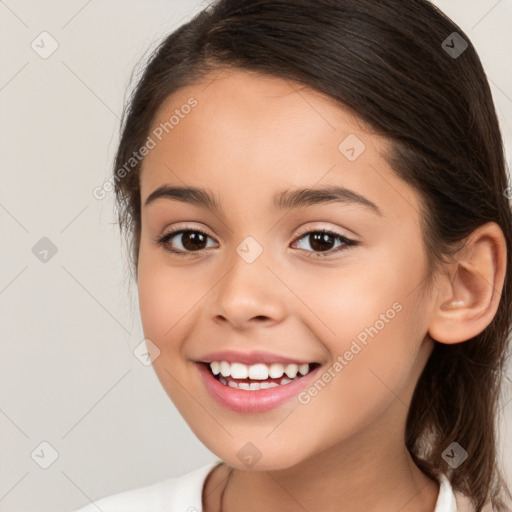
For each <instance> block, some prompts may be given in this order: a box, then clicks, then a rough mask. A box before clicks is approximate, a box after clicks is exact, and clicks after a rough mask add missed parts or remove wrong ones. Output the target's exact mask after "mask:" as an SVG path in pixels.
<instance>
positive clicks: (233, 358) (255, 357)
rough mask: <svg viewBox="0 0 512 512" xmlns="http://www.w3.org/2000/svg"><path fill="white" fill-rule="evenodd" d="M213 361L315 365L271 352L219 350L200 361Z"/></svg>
mask: <svg viewBox="0 0 512 512" xmlns="http://www.w3.org/2000/svg"><path fill="white" fill-rule="evenodd" d="M212 361H227V362H228V363H242V364H248V365H251V364H257V363H264V364H272V363H281V364H293V363H295V364H298V365H300V364H305V363H313V362H314V361H311V360H302V359H297V358H294V357H288V356H282V355H279V354H272V353H271V352H259V351H252V352H238V351H235V350H219V351H216V352H210V353H209V354H206V355H204V356H203V357H201V359H199V361H198V362H200V363H211V362H212Z"/></svg>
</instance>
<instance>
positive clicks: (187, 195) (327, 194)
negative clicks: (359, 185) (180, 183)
mask: <svg viewBox="0 0 512 512" xmlns="http://www.w3.org/2000/svg"><path fill="white" fill-rule="evenodd" d="M159 198H165V199H169V200H175V201H181V202H183V203H187V204H193V205H196V206H200V207H203V208H206V209H208V210H211V211H216V212H218V211H220V210H221V209H222V207H221V202H220V201H219V200H218V199H217V197H216V196H215V195H214V194H212V193H211V192H209V191H207V190H204V189H201V188H197V187H175V186H171V185H161V186H160V187H158V188H157V189H155V190H154V191H153V192H151V194H150V195H149V196H148V197H147V199H146V201H145V202H144V206H147V205H149V204H151V203H152V202H154V201H155V200H156V199H159ZM272 200H273V205H274V207H275V208H278V209H280V210H285V209H293V208H301V207H304V206H312V205H320V204H328V203H342V204H357V205H360V206H364V207H365V208H368V209H370V210H371V211H373V212H374V213H376V214H377V215H380V216H382V212H381V210H380V208H379V207H378V206H377V205H376V204H375V203H374V202H372V201H370V200H369V199H367V198H366V197H364V196H362V195H361V194H359V193H358V192H355V191H353V190H350V189H348V188H345V187H340V186H335V185H331V186H327V187H323V188H315V189H296V190H285V191H283V192H279V193H277V194H275V195H274V196H273V198H272Z"/></svg>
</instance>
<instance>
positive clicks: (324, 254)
mask: <svg viewBox="0 0 512 512" xmlns="http://www.w3.org/2000/svg"><path fill="white" fill-rule="evenodd" d="M183 232H196V233H201V234H203V235H204V236H206V237H208V238H211V239H212V240H214V241H215V242H216V240H215V238H214V237H213V236H212V235H210V234H209V233H208V232H207V231H206V230H205V229H203V228H198V227H195V226H191V225H189V224H185V225H183V226H177V227H173V228H171V229H169V230H168V231H166V232H164V234H162V235H159V236H157V237H156V238H155V239H154V242H155V243H156V244H157V245H160V246H163V247H164V248H165V249H166V250H167V251H169V252H171V253H173V254H175V255H179V256H187V255H190V256H191V255H193V254H195V253H197V254H198V255H201V254H202V253H205V252H206V253H209V252H211V249H212V248H211V247H210V248H206V249H202V250H200V251H183V250H181V249H172V248H170V247H166V246H167V245H168V244H169V241H170V240H171V239H173V238H174V237H176V236H178V235H180V234H182V233H183ZM311 233H326V234H328V235H329V236H332V237H334V238H337V239H339V240H341V241H342V242H343V247H344V248H342V249H339V248H338V249H334V250H333V249H330V250H328V251H320V252H316V251H306V250H304V249H299V251H300V252H305V253H311V256H307V257H308V258H315V257H316V258H317V259H321V258H328V257H329V256H332V255H334V254H336V253H338V252H342V251H345V250H349V249H350V248H352V247H354V246H357V245H360V242H359V241H358V240H357V239H356V238H354V237H353V236H352V235H344V234H342V233H340V232H339V230H338V228H330V227H326V226H325V225H323V226H322V227H314V226H310V227H303V228H301V229H300V230H299V232H298V233H297V234H296V235H295V237H294V239H293V242H292V244H296V243H297V242H299V241H300V240H301V239H302V238H304V237H305V236H306V235H309V234H311ZM313 255H316V256H313Z"/></svg>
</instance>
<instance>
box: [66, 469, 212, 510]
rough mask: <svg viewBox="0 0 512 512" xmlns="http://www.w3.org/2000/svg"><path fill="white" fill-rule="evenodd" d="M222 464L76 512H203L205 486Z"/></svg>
mask: <svg viewBox="0 0 512 512" xmlns="http://www.w3.org/2000/svg"><path fill="white" fill-rule="evenodd" d="M219 463H220V461H217V462H214V463H210V464H207V465H205V466H202V467H200V468H198V469H195V470H193V471H190V472H189V473H186V474H184V475H182V476H178V477H173V478H167V479H165V480H160V481H158V482H156V483H154V484H151V485H147V486H145V487H139V488H137V489H131V490H129V491H125V492H121V493H117V494H113V495H111V496H106V497H103V498H100V499H98V500H96V501H93V502H91V503H89V504H88V505H85V506H84V507H82V508H80V509H76V510H75V511H74V512H98V510H101V511H102V512H164V511H165V512H199V511H200V510H201V508H202V504H201V497H202V490H203V485H204V482H205V480H206V477H207V476H208V474H209V473H210V471H211V470H212V469H213V468H214V467H215V466H217V465H218V464H219Z"/></svg>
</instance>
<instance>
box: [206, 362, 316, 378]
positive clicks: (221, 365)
mask: <svg viewBox="0 0 512 512" xmlns="http://www.w3.org/2000/svg"><path fill="white" fill-rule="evenodd" d="M210 368H211V370H212V372H213V374H214V375H218V374H219V373H220V374H221V375H222V376H223V377H232V378H233V379H247V378H249V379H254V380H265V379H268V378H269V377H271V378H272V379H279V378H281V377H282V376H283V374H285V373H286V375H287V376H288V377H289V378H290V379H293V378H295V377H296V376H297V373H300V374H301V375H306V374H307V373H308V372H309V364H308V363H304V364H301V365H297V364H294V363H291V364H287V365H283V364H281V363H272V364H270V365H267V364H263V363H258V364H252V365H250V366H248V365H245V364H242V363H228V362H227V361H212V362H211V363H210Z"/></svg>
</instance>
